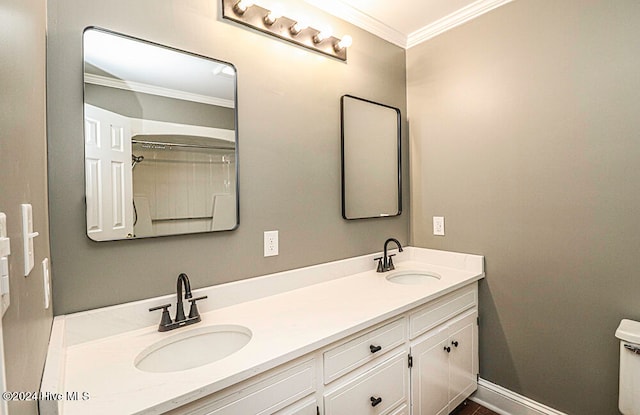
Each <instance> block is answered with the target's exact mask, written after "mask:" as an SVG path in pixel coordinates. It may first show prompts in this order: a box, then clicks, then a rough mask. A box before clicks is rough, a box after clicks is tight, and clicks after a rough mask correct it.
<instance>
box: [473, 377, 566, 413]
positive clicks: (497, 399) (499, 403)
mask: <svg viewBox="0 0 640 415" xmlns="http://www.w3.org/2000/svg"><path fill="white" fill-rule="evenodd" d="M470 399H471V400H472V401H474V402H476V403H479V404H480V405H482V406H484V407H486V408H488V409H491V410H492V411H494V412H497V413H499V414H500V415H566V414H565V413H564V412H560V411H558V410H555V409H553V408H550V407H548V406H546V405H543V404H541V403H538V402H536V401H534V400H532V399H529V398H527V397H525V396H522V395H519V394H517V393H515V392H512V391H510V390H509V389H506V388H503V387H502V386H498V385H496V384H494V383H491V382H489V381H487V380H484V379H480V380H478V390H477V391H476V393H474V394H473V395H472V396H471V398H470Z"/></svg>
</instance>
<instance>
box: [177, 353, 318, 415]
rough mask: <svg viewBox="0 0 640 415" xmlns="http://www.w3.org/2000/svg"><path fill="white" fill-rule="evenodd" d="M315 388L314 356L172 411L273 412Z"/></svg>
mask: <svg viewBox="0 0 640 415" xmlns="http://www.w3.org/2000/svg"><path fill="white" fill-rule="evenodd" d="M314 390H315V365H314V360H307V361H304V362H302V363H299V364H297V365H295V366H289V367H288V368H284V369H274V370H272V371H270V372H267V373H266V374H265V375H261V376H259V378H258V379H249V380H248V381H245V382H242V383H240V384H238V385H236V386H232V387H231V388H230V389H228V390H224V391H221V392H219V393H216V394H213V395H212V396H211V397H206V398H203V399H201V400H199V401H195V402H193V403H191V404H188V405H186V406H184V407H181V408H178V409H177V410H175V411H173V412H171V414H174V413H175V414H190V415H238V414H251V415H270V414H273V413H274V412H276V411H278V410H280V409H282V408H284V407H286V406H287V405H290V404H292V403H294V402H297V401H298V400H300V399H302V398H304V397H305V396H308V395H310V394H311V393H313V392H314ZM293 413H295V412H293ZM301 413H304V412H301Z"/></svg>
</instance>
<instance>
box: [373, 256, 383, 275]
mask: <svg viewBox="0 0 640 415" xmlns="http://www.w3.org/2000/svg"><path fill="white" fill-rule="evenodd" d="M373 260H374V261H378V268H377V269H376V271H377V272H384V265H382V257H378V258H373Z"/></svg>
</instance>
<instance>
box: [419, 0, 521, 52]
mask: <svg viewBox="0 0 640 415" xmlns="http://www.w3.org/2000/svg"><path fill="white" fill-rule="evenodd" d="M511 1H513V0H478V1H476V2H474V3H471V4H470V5H468V6H466V7H463V8H462V9H460V10H458V11H455V12H453V13H451V14H450V15H448V16H445V17H443V18H442V19H439V20H436V21H435V22H433V23H431V24H429V25H427V26H425V27H423V28H422V29H418V30H416V31H415V32H413V33H409V36H408V37H407V48H411V47H413V46H415V45H417V44H419V43H422V42H424V41H426V40H429V39H431V38H433V37H435V36H438V35H439V34H442V33H444V32H446V31H447V30H450V29H453V28H454V27H457V26H460V25H461V24H463V23H466V22H468V21H469V20H472V19H475V18H476V17H478V16H481V15H483V14H485V13H487V12H490V11H491V10H493V9H495V8H497V7H500V6H503V5H505V4H507V3H510V2H511Z"/></svg>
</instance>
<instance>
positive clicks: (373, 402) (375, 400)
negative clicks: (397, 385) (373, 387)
mask: <svg viewBox="0 0 640 415" xmlns="http://www.w3.org/2000/svg"><path fill="white" fill-rule="evenodd" d="M380 402H382V398H374V397H373V396H372V397H371V406H378V404H380Z"/></svg>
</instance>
